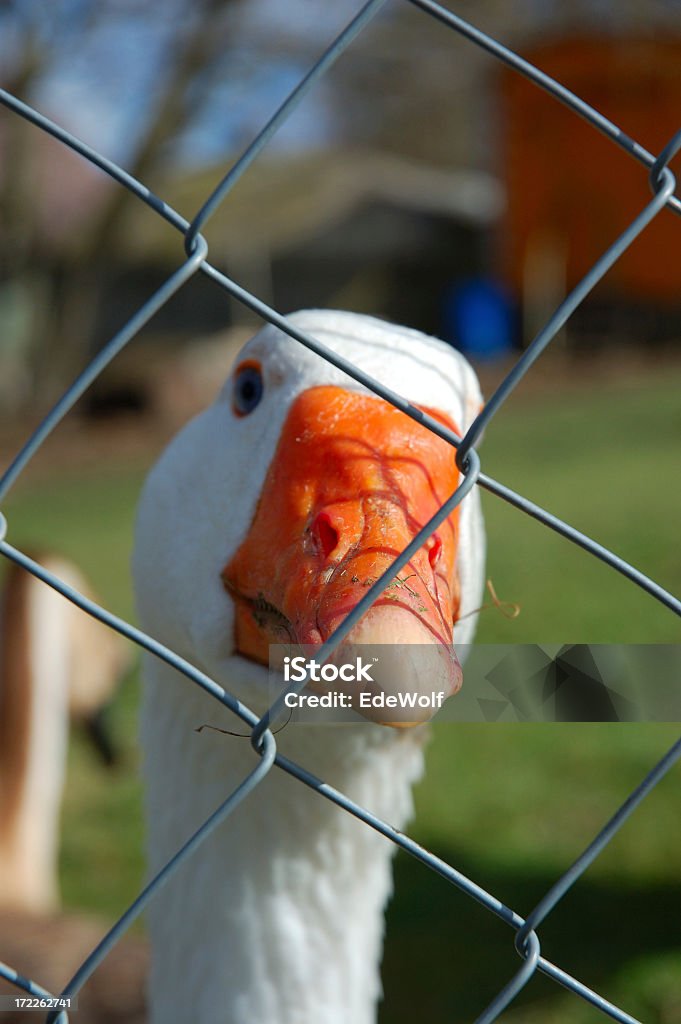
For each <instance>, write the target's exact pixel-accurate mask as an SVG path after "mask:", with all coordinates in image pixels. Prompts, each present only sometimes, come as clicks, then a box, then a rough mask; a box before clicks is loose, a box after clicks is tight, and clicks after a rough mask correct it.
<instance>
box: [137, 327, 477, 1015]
mask: <svg viewBox="0 0 681 1024" xmlns="http://www.w3.org/2000/svg"><path fill="white" fill-rule="evenodd" d="M291 321H292V322H293V323H294V324H295V325H296V326H297V327H298V328H300V329H302V330H304V331H306V332H308V333H309V334H311V335H313V336H314V337H316V338H318V339H319V340H320V341H321V342H323V343H324V344H325V345H327V346H328V347H329V348H331V349H333V350H334V351H336V352H338V353H340V354H341V355H342V356H344V357H345V358H347V359H350V360H352V362H353V363H355V364H357V365H359V366H361V367H362V368H363V369H364V370H366V371H368V372H369V373H371V374H372V375H373V376H375V377H376V378H378V379H379V380H381V381H382V382H384V383H385V384H386V385H388V386H389V387H391V388H392V389H393V390H394V391H397V392H398V393H400V394H402V395H404V396H405V397H406V398H408V399H409V400H410V401H411V402H413V403H416V404H419V405H421V406H422V407H425V408H427V409H428V410H429V411H431V412H432V413H433V414H434V415H435V416H436V417H440V418H441V419H442V420H444V421H445V422H446V423H448V424H450V425H453V427H454V429H456V430H457V431H458V432H459V433H462V432H463V431H465V430H466V428H467V427H468V426H469V424H470V423H471V421H472V419H473V418H474V416H475V414H476V413H477V411H478V409H479V407H480V403H481V397H480V392H479V388H478V383H477V380H476V377H475V374H474V373H473V371H472V369H471V368H470V366H469V365H468V364H467V363H466V361H465V360H464V359H463V358H462V357H461V356H460V355H458V354H457V353H456V352H455V351H454V350H453V349H451V348H450V347H449V346H447V345H444V344H443V343H442V342H439V341H436V340H434V339H432V338H427V337H425V336H424V335H422V334H420V333H418V332H416V331H412V330H407V329H405V328H401V327H395V326H392V325H389V324H386V323H383V322H382V321H378V320H374V319H372V318H369V317H365V316H358V315H354V314H350V313H340V312H321V311H308V312H302V313H298V314H295V315H294V316H292V317H291ZM457 478H458V473H457V470H456V467H455V462H454V450H453V449H452V448H451V447H450V446H449V445H447V444H446V443H445V442H444V441H442V440H440V439H438V438H436V437H435V436H434V435H433V434H432V433H430V432H429V431H427V430H426V429H425V428H424V427H422V426H420V425H418V424H416V423H414V422H413V421H412V420H411V419H409V418H408V417H406V416H404V415H403V414H402V413H400V412H398V411H396V410H394V409H393V408H392V407H390V406H389V405H387V404H386V403H385V402H383V401H382V400H381V399H379V398H377V397H376V396H374V395H372V394H371V393H370V392H368V391H367V390H366V389H364V388H363V387H361V386H360V385H358V384H356V383H355V381H353V380H352V379H350V378H349V377H348V376H347V375H345V374H344V373H342V372H341V371H339V370H337V369H335V368H334V367H333V366H331V365H330V364H328V363H327V362H326V361H324V360H323V359H321V358H320V357H319V356H317V355H316V354H314V353H311V352H309V351H308V350H307V349H305V348H303V347H302V346H301V345H299V344H298V343H297V342H295V341H293V340H292V339H291V338H289V337H288V336H287V335H285V334H284V333H282V332H281V331H279V330H277V329H276V328H274V327H272V326H268V327H265V328H264V329H263V330H262V331H260V332H259V333H258V334H257V335H256V336H255V337H254V338H253V339H252V340H251V341H250V342H248V343H247V345H246V346H245V348H244V349H243V350H242V352H241V354H240V356H239V357H238V359H237V363H236V367H235V369H234V371H233V373H232V375H231V377H230V379H229V380H228V381H227V384H226V386H225V388H224V389H223V391H222V393H221V394H220V396H219V397H218V399H217V400H216V402H215V403H214V404H213V405H212V406H211V407H210V408H209V409H208V410H206V411H205V412H204V413H202V414H201V415H200V416H198V417H197V418H196V419H195V420H194V421H192V422H191V423H190V424H189V425H188V426H187V427H186V428H185V429H184V430H183V431H181V433H180V434H179V435H178V436H177V438H176V439H175V440H174V441H173V442H172V443H171V445H170V447H169V448H168V449H167V451H166V452H165V454H164V455H163V457H162V458H161V459H160V461H159V463H158V464H157V466H156V467H155V469H154V470H153V471H152V473H151V475H150V477H149V479H148V481H147V484H146V487H145V491H144V494H143V497H142V502H141V506H140V511H139V517H138V526H137V538H136V547H135V555H134V560H133V566H134V576H135V582H136V590H137V599H138V609H139V614H140V619H141V622H142V624H143V626H144V628H145V629H147V630H148V631H149V632H150V633H151V634H152V635H154V636H155V637H157V638H158V639H160V640H161V641H163V642H165V643H166V644H167V645H169V646H170V647H171V648H173V649H174V650H176V651H177V652H178V653H179V654H181V655H183V656H184V657H186V658H187V659H188V660H190V661H192V662H193V663H194V664H196V665H197V666H198V667H199V668H201V669H202V670H203V671H205V672H207V673H208V674H209V675H211V676H212V677H213V678H215V679H216V680H217V681H218V682H219V683H220V684H221V685H223V686H224V687H225V688H226V689H228V690H229V691H231V692H232V693H234V694H236V695H237V696H238V697H239V698H241V699H243V700H244V701H245V702H246V703H247V704H248V705H249V706H251V707H252V708H254V709H255V710H257V711H258V712H262V711H264V710H265V708H266V707H267V706H268V705H269V703H270V701H271V693H270V692H269V686H268V672H267V669H266V667H264V666H265V665H266V663H267V655H268V644H269V643H272V642H282V641H283V640H286V639H287V638H288V639H291V638H292V639H295V640H297V641H300V642H305V643H313V644H314V643H316V644H318V643H320V642H321V641H323V640H324V639H325V638H326V637H328V635H329V633H330V632H331V631H332V630H333V629H334V627H335V626H336V625H337V624H338V623H339V622H341V621H342V619H343V618H344V616H345V615H346V614H347V612H348V610H349V609H350V608H351V607H353V606H354V605H355V604H356V603H357V601H358V600H359V599H360V598H361V597H362V596H363V594H364V593H365V592H366V585H367V582H369V581H371V580H373V579H376V578H377V577H378V576H379V575H380V574H381V572H382V571H384V570H385V569H386V568H387V567H388V565H389V564H390V563H391V561H392V559H393V558H394V557H395V555H397V554H398V553H399V552H400V551H401V550H403V549H404V547H405V546H406V544H407V542H408V541H409V540H410V539H411V537H412V536H413V535H414V533H415V532H416V530H417V529H418V527H419V526H421V525H423V524H424V523H425V522H426V521H427V519H428V518H430V516H431V515H432V514H433V513H434V512H435V511H436V510H437V509H438V508H439V507H440V505H441V504H442V502H443V501H444V499H445V498H446V497H448V496H449V494H451V493H452V491H453V489H454V487H455V486H456V482H457ZM483 562H484V533H483V527H482V519H481V514H480V508H479V501H478V496H477V493H476V490H474V491H473V492H472V493H471V494H470V495H469V496H468V497H467V498H466V500H465V502H464V504H463V507H462V508H461V510H460V513H457V514H456V515H455V516H453V517H451V519H450V520H448V521H447V522H446V523H445V524H444V525H443V527H441V528H440V529H439V530H438V532H437V534H436V535H434V538H433V539H432V540H431V541H430V542H429V543H428V545H426V547H424V548H423V549H422V550H421V551H420V552H419V554H418V556H416V557H415V558H414V559H413V560H412V561H411V562H410V564H409V566H408V569H407V571H406V572H405V574H403V577H402V578H403V579H404V578H405V577H406V575H409V576H410V581H409V586H408V587H401V588H399V593H397V592H395V593H393V594H390V595H387V594H386V595H384V597H383V598H381V599H380V600H379V601H378V602H377V603H376V605H375V606H374V608H373V609H372V611H371V612H369V613H368V614H367V615H365V616H364V618H363V619H362V621H361V622H360V624H359V625H358V626H357V627H355V630H354V631H353V634H352V635H351V637H350V638H349V639H352V640H355V641H362V642H378V643H384V644H390V643H400V642H401V643H406V642H409V643H413V642H420V643H432V644H436V645H441V647H440V648H438V649H439V650H441V649H442V648H446V649H448V650H451V643H452V628H451V627H452V622H453V621H455V620H457V619H460V620H461V621H460V622H459V623H458V624H457V626H456V629H455V630H454V638H455V640H456V642H457V643H461V644H464V643H467V642H469V641H470V640H471V639H472V636H473V632H474V628H475V614H474V613H475V610H476V609H477V608H478V606H479V604H480V602H481V594H482V584H483ZM282 631H283V633H284V635H283V636H282ZM448 672H449V679H448V684H449V689H450V691H452V692H453V691H454V690H455V689H456V688H457V687H458V685H459V682H460V679H459V676H458V666H456V665H455V664H454V662H452V661H451V659H450V661H449V669H448ZM145 676H146V679H145V696H144V702H143V717H142V740H143V746H144V748H145V774H146V783H147V810H148V815H149V819H150V827H149V839H148V843H149V851H150V861H151V868H152V870H155V869H157V868H158V867H160V866H161V864H162V863H164V862H165V860H166V859H167V858H168V857H169V856H170V855H171V854H172V853H174V852H175V851H176V850H177V849H178V847H179V846H180V845H181V844H182V842H183V841H184V840H185V839H186V838H187V837H188V835H189V834H190V831H192V830H193V829H194V828H195V827H197V826H198V825H199V824H200V823H201V822H202V821H203V819H204V818H206V817H207V816H208V814H209V813H210V812H211V811H212V810H214V809H215V807H216V806H217V805H218V804H219V803H220V802H221V801H222V800H223V799H224V797H225V796H226V795H227V794H228V793H229V792H230V790H231V789H233V788H234V787H235V786H236V785H237V783H238V782H240V781H241V780H242V779H243V778H244V776H245V775H246V774H247V772H248V771H249V770H251V769H252V767H253V766H254V763H255V757H256V755H255V754H254V753H253V751H252V749H251V747H250V744H249V743H248V741H247V740H245V739H238V738H233V737H229V736H219V735H216V734H215V733H205V732H204V733H202V735H201V736H197V735H196V733H195V732H194V728H195V727H196V726H197V725H199V724H201V723H204V722H207V721H209V722H212V723H215V724H219V725H221V726H224V727H225V728H227V729H230V728H231V729H234V728H236V729H237V731H238V730H239V723H238V722H237V723H236V725H235V720H234V719H233V718H232V717H231V716H230V715H229V713H228V712H221V711H220V709H219V708H218V705H216V703H215V702H214V701H213V700H211V699H210V698H209V697H207V696H206V695H205V694H204V693H202V692H201V691H200V690H199V689H198V688H197V687H195V686H193V685H192V684H191V683H190V682H189V681H188V680H186V679H185V678H183V677H181V676H180V675H179V674H177V673H176V672H175V671H174V670H173V669H171V668H169V667H168V666H166V665H165V664H163V663H161V662H160V661H158V660H156V659H152V658H149V660H148V661H147V663H146V669H145ZM402 683H404V679H403V680H402ZM428 688H429V689H430V686H428ZM424 739H425V731H424V729H423V728H422V727H418V728H415V729H390V728H384V727H382V726H380V725H375V724H369V723H366V724H358V725H346V726H344V727H338V726H336V727H333V726H324V725H317V726H309V725H308V726H303V725H298V726H296V725H292V726H290V727H288V728H286V729H284V730H283V731H282V732H280V733H279V734H278V736H277V743H278V747H279V749H280V750H281V751H282V752H283V753H284V754H286V755H287V756H289V757H293V758H295V759H296V760H298V761H299V762H300V763H302V764H303V765H304V766H305V767H306V768H308V769H309V770H310V771H312V772H314V773H315V774H317V775H319V776H321V777H322V778H323V779H325V780H326V781H328V782H330V783H331V784H333V785H334V786H336V787H338V788H340V789H341V790H342V791H343V792H345V793H347V794H348V795H349V796H351V797H352V798H353V799H355V800H357V801H358V802H359V803H360V804H363V805H365V806H366V807H368V808H370V809H371V810H372V811H373V812H375V813H376V814H378V815H379V816H381V817H383V818H385V819H387V820H388V821H389V822H391V823H392V824H393V825H395V826H397V827H398V828H400V827H402V826H403V825H404V824H405V822H406V821H407V819H408V818H409V816H410V814H411V811H412V800H411V787H412V784H413V782H414V781H415V780H416V779H418V778H419V776H420V775H421V773H422V770H423V744H424ZM393 852H394V847H393V844H391V843H390V842H388V841H386V840H385V839H383V838H382V837H380V836H379V835H377V834H375V833H374V832H373V831H372V830H371V829H369V828H366V827H365V826H363V825H361V824H360V823H359V822H358V821H356V820H355V819H353V818H352V817H351V816H350V815H348V814H345V813H343V812H341V811H339V809H338V808H337V807H335V806H333V805H332V804H331V803H329V802H328V801H326V800H324V799H321V798H320V797H319V796H317V795H316V794H314V793H312V792H310V791H308V790H307V789H306V788H305V787H304V786H302V785H300V784H299V783H297V782H296V781H295V780H293V779H291V778H289V777H288V776H287V775H285V774H284V773H282V772H280V771H279V770H277V769H273V770H272V771H271V772H270V773H269V775H268V776H267V778H266V779H265V780H264V782H263V783H262V784H261V785H260V786H259V787H258V788H257V789H256V790H255V792H254V793H253V794H252V795H251V796H250V797H249V798H248V800H246V801H245V802H244V804H242V805H241V806H240V807H239V808H238V810H237V811H236V812H235V813H234V814H233V816H232V817H231V818H230V819H229V820H228V821H227V822H226V824H225V825H224V826H223V827H222V828H221V829H220V830H219V831H218V833H217V834H214V835H213V836H212V837H211V838H210V839H209V840H208V841H207V842H205V843H204V845H203V846H202V847H201V848H200V850H199V851H198V853H196V854H195V855H194V857H193V859H192V861H191V862H190V863H189V864H188V865H187V866H186V867H185V868H184V869H183V870H182V873H181V877H180V876H178V877H176V878H175V879H174V880H173V882H172V883H171V884H170V885H169V886H168V887H167V888H166V889H164V891H163V893H162V894H160V895H159V897H158V898H157V899H156V900H155V901H154V902H153V905H152V908H151V911H150V914H149V926H150V933H151V940H152V950H153V953H152V960H153V964H152V972H151V980H150V1000H151V1003H152V1006H153V1011H152V1021H153V1022H161V1021H164V1022H166V1024H168V1022H178V1024H179V1022H182V1024H185V1022H187V1021H198V1022H201V1024H213V1022H214V1024H225V1022H228V1024H370V1022H371V1021H373V1020H374V1018H375V1012H376V1006H377V1002H378V1000H379V998H380V994H381V985H380V978H379V971H378V966H379V962H380V954H381V946H382V939H383V910H384V906H385V903H386V901H387V899H388V896H389V894H390V891H391V858H392V855H393Z"/></svg>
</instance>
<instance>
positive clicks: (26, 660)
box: [0, 569, 69, 912]
mask: <svg viewBox="0 0 681 1024" xmlns="http://www.w3.org/2000/svg"><path fill="white" fill-rule="evenodd" d="M67 614H68V609H67V606H66V602H65V601H64V600H63V599H62V598H60V597H58V596H57V595H55V594H54V593H53V592H52V591H50V589H49V588H48V587H46V586H45V585H44V584H42V583H37V582H35V581H33V580H32V579H31V578H30V577H29V576H28V575H27V574H25V573H19V570H15V569H13V570H11V572H10V574H9V579H8V582H7V586H6V591H5V600H4V608H3V615H2V620H1V631H2V635H1V637H0V654H1V660H0V664H1V666H2V667H1V670H0V905H2V906H9V907H12V908H16V909H22V910H28V911H36V912H44V911H48V910H51V909H53V908H54V907H55V905H56V904H57V899H58V888H57V878H56V859H57V837H58V825H59V809H60V803H61V794H62V789H63V782H64V770H65V761H66V742H67V735H68V674H69V654H68V628H67V626H66V621H67V620H66V615H67Z"/></svg>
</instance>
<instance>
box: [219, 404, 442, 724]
mask: <svg viewBox="0 0 681 1024" xmlns="http://www.w3.org/2000/svg"><path fill="white" fill-rule="evenodd" d="M426 411H427V412H429V413H430V415H431V416H434V417H436V418H437V419H439V420H440V421H441V422H443V423H444V424H446V425H447V426H448V427H450V428H451V429H452V430H454V431H456V430H457V427H456V425H455V424H454V423H452V422H451V420H450V419H449V418H448V417H446V416H444V415H443V414H442V413H440V412H438V411H437V410H433V409H427V410H426ZM455 454H456V453H455V450H454V449H453V448H452V446H451V445H449V444H447V442H446V441H443V440H442V439H441V438H438V437H437V436H436V435H434V434H433V433H432V432H431V431H429V430H428V429H427V428H425V427H423V426H421V425H420V424H418V423H416V422H414V421H413V420H411V419H409V417H407V416H405V415H404V414H403V413H401V412H400V411H399V410H397V409H394V408H393V407H392V406H390V405H389V404H388V403H386V402H384V401H382V400H381V399H379V398H375V397H373V396H370V395H363V394H358V393H356V392H351V391H346V390H344V389H342V388H340V387H332V386H322V387H315V388H311V389H309V390H307V391H305V392H303V393H302V394H301V395H299V397H298V398H297V399H296V401H295V402H294V403H293V405H292V407H291V409H290V410H289V413H288V416H287V419H286V421H285V423H284V427H283V430H282V433H281V437H280V441H279V444H278V447H277V450H276V452H275V455H274V458H273V459H272V462H271V464H270V467H269V470H268V472H267V476H266V478H265V482H264V485H263V489H262V493H261V496H260V500H259V503H258V506H257V509H256V512H255V516H254V519H253V522H252V524H251V528H250V530H249V532H248V535H247V537H246V538H245V540H244V541H243V543H242V544H241V545H240V547H239V548H238V550H237V551H236V553H235V554H234V556H233V557H232V558H231V559H230V561H229V563H228V564H227V565H226V566H225V568H224V570H223V572H222V579H223V582H224V585H225V587H226V589H227V590H228V592H229V593H230V595H231V596H232V597H233V599H234V601H235V606H236V619H235V647H236V650H237V652H238V653H240V654H242V655H243V656H245V657H247V658H250V659H252V660H254V661H258V662H261V663H263V664H268V661H269V645H270V644H285V643H294V644H302V645H308V644H312V645H319V644H321V643H323V642H324V641H325V640H326V639H327V638H328V637H329V636H330V635H331V633H332V632H333V631H334V630H335V629H336V627H337V626H339V625H340V623H341V622H342V621H343V619H344V618H345V617H346V616H347V614H348V613H349V612H350V611H351V610H352V609H353V608H354V607H355V605H356V604H357V603H358V602H359V601H360V600H361V598H362V597H363V596H364V594H365V593H366V591H367V588H368V587H370V586H371V584H372V583H374V582H375V581H376V580H377V579H378V578H379V576H381V575H382V574H383V572H385V571H386V569H388V568H389V567H390V565H391V564H392V562H393V561H394V560H395V558H396V557H397V556H398V555H399V554H400V553H401V552H402V551H403V550H404V548H405V547H406V546H407V544H408V543H409V542H410V541H411V540H412V538H413V537H414V535H415V534H416V533H417V531H418V530H419V529H420V528H421V527H422V526H424V525H425V523H426V522H427V521H428V520H429V519H430V518H431V516H433V515H434V514H435V512H437V511H438V510H439V509H440V507H441V506H442V504H443V503H444V502H445V500H446V499H447V498H448V497H449V496H450V495H451V494H452V492H453V491H454V489H455V488H456V486H457V483H458V478H459V473H458V470H457V467H456V463H455ZM457 537H458V510H456V511H455V512H454V513H453V514H452V515H451V516H450V517H449V518H448V519H447V520H446V521H445V522H444V523H443V524H442V525H441V526H440V527H439V529H438V530H437V532H436V533H435V534H433V535H432V536H431V537H430V539H429V540H428V542H427V543H426V544H425V545H424V546H423V547H422V548H421V549H420V550H419V551H418V553H417V554H416V555H415V556H414V557H413V558H412V560H411V561H410V562H409V563H408V565H407V567H406V568H405V569H404V570H403V571H402V572H401V573H399V574H398V575H397V576H395V578H394V580H393V581H392V582H391V583H390V585H389V586H388V587H387V589H386V590H384V591H383V593H382V594H381V595H380V596H379V598H378V599H377V600H376V602H375V603H374V605H373V606H372V608H371V610H370V611H369V612H367V613H366V614H365V615H364V616H363V617H362V619H361V620H360V622H359V623H358V624H357V625H356V626H355V627H354V628H353V630H352V631H351V633H350V635H349V636H348V637H347V638H346V640H345V641H344V642H343V646H344V647H347V645H348V644H358V643H361V644H390V645H401V644H420V645H429V646H430V647H432V646H433V645H436V648H437V655H438V657H437V665H438V666H439V668H438V669H437V673H439V674H438V678H432V677H431V678H427V679H412V680H411V682H410V683H406V682H405V681H404V680H400V679H399V673H397V678H396V679H395V680H394V682H393V684H392V685H394V686H395V687H399V686H402V687H403V688H404V687H408V686H411V688H412V689H417V690H423V691H424V692H426V691H428V692H431V691H432V690H434V689H436V688H438V689H439V690H440V691H441V690H443V689H444V690H445V693H446V696H450V695H451V694H452V693H455V692H456V691H457V690H458V689H459V687H460V685H461V669H460V667H459V664H458V662H457V660H456V657H455V655H454V652H453V648H452V646H451V644H452V628H453V624H454V622H455V621H456V618H457V615H458V608H459V593H458V589H459V588H458V580H457V578H456V574H455V561H456V548H457ZM433 653H435V652H433ZM337 660H338V652H337V653H336V654H335V655H334V661H337ZM396 660H397V661H399V658H398V659H395V657H393V658H392V665H393V666H394V665H395V663H396ZM429 664H430V665H431V668H432V665H433V663H432V661H431V662H430V663H429ZM389 674H390V675H391V676H392V675H394V673H389ZM427 674H428V675H430V671H429V673H427ZM383 675H384V676H385V673H384V674H383ZM386 685H388V686H390V685H391V684H390V683H387V684H386V682H385V679H383V680H382V681H381V687H382V688H383V689H385V688H386ZM432 713H434V711H431V712H430V713H429V714H426V715H424V714H422V713H421V714H416V715H415V714H414V712H413V711H412V712H411V713H410V715H408V716H407V718H408V719H409V720H408V721H398V720H396V719H397V718H398V717H399V716H396V715H395V714H394V713H390V712H387V711H384V712H379V713H373V712H372V713H369V714H368V715H367V717H371V718H374V719H375V720H378V721H381V722H383V723H384V724H412V723H414V722H415V721H420V720H423V719H424V718H429V717H430V716H431V714H432Z"/></svg>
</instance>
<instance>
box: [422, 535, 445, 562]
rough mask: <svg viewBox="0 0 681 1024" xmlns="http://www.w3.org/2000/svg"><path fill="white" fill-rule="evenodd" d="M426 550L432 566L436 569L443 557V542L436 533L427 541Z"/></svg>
mask: <svg viewBox="0 0 681 1024" xmlns="http://www.w3.org/2000/svg"><path fill="white" fill-rule="evenodd" d="M426 550H427V552H428V561H429V562H430V566H431V568H432V569H434V568H435V566H436V565H437V563H438V562H439V561H440V557H441V555H442V541H441V540H440V538H439V537H438V535H437V534H436V533H434V534H433V536H432V537H430V538H429V539H428V540H427V541H426Z"/></svg>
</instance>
